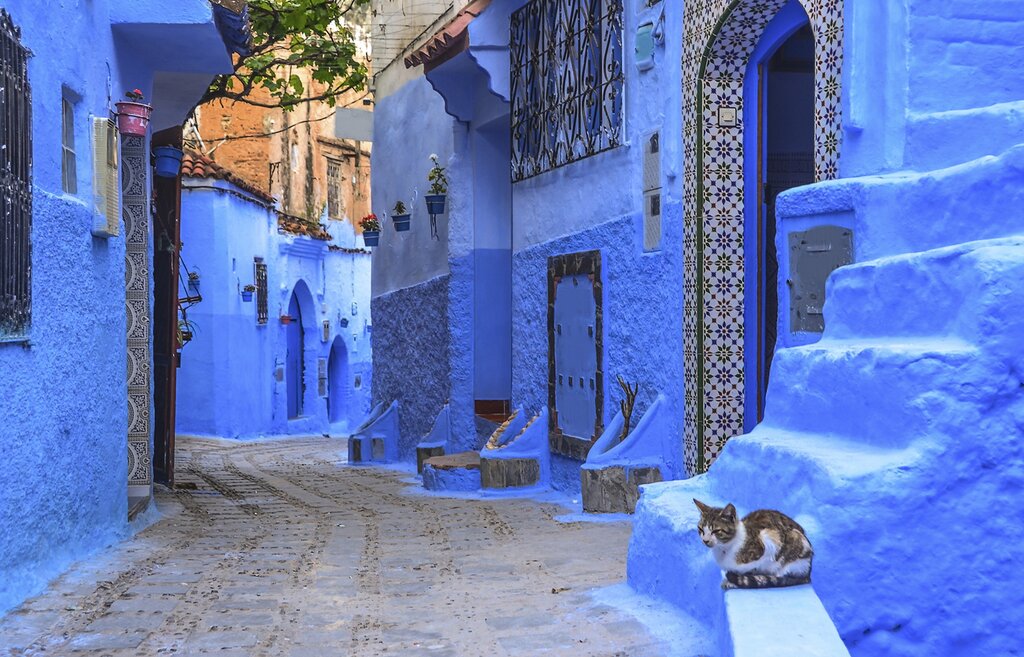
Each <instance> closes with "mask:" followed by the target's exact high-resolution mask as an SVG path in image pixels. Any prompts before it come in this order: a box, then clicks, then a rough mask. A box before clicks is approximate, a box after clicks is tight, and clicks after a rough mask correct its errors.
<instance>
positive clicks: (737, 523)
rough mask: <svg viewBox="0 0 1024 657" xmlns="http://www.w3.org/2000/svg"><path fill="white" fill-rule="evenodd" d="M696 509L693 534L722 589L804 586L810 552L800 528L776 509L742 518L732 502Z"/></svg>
mask: <svg viewBox="0 0 1024 657" xmlns="http://www.w3.org/2000/svg"><path fill="white" fill-rule="evenodd" d="M693 503H694V504H696V505H697V508H698V509H700V523H699V524H698V525H697V530H698V531H699V532H700V538H701V540H702V541H704V545H706V546H708V547H709V548H711V553H712V554H713V555H714V557H715V561H716V562H717V563H718V566H719V568H721V569H722V570H723V571H724V572H725V581H723V582H722V588H723V589H733V588H740V589H766V588H775V587H781V586H796V585H798V584H808V583H810V581H811V561H812V560H813V559H814V550H813V549H812V548H811V542H810V541H809V540H807V534H805V533H804V529H803V527H801V526H800V525H798V524H797V523H796V521H795V520H793V519H792V518H790V517H789V516H787V515H785V514H782V513H779V512H778V511H764V510H762V511H754V512H753V513H750V514H748V515H747V516H746V517H745V518H743V520H739V519H737V517H736V507H734V506H733V505H732V504H728V505H726V506H725V507H724V508H716V507H712V506H708V505H707V504H704V503H703V502H701V501H700V500H696V499H695V500H694V501H693Z"/></svg>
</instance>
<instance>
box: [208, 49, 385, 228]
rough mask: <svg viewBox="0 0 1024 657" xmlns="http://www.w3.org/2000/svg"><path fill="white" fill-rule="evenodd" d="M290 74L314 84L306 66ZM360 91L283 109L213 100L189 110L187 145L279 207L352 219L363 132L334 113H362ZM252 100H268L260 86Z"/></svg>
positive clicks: (365, 181) (360, 179) (361, 206)
mask: <svg viewBox="0 0 1024 657" xmlns="http://www.w3.org/2000/svg"><path fill="white" fill-rule="evenodd" d="M295 73H296V74H297V75H299V76H300V77H302V78H303V81H304V83H305V84H306V87H307V88H310V89H312V88H314V83H313V82H312V81H311V80H310V77H311V76H310V73H309V71H306V70H302V69H299V70H296V71H295ZM366 97H367V96H366V93H365V92H364V91H351V92H349V93H347V94H345V95H344V96H342V97H340V98H339V99H338V102H337V104H336V106H335V107H330V106H328V105H327V103H324V102H317V103H305V104H302V105H300V106H299V107H296V108H295V109H294V110H293V111H290V112H285V111H283V110H281V109H278V108H266V107H259V106H257V105H252V104H248V103H237V102H221V101H214V102H212V103H209V104H207V105H204V106H202V107H200V108H199V109H198V110H197V111H196V113H195V125H194V126H193V134H192V137H193V140H194V142H195V143H194V144H193V146H194V147H195V148H197V149H198V150H200V151H202V152H203V153H204V154H205V155H207V156H208V157H210V158H212V159H214V160H215V161H217V162H218V163H221V164H225V165H229V166H230V167H231V169H232V170H233V171H235V172H236V173H237V174H238V175H239V176H241V177H243V178H245V179H246V180H248V181H250V182H252V183H255V184H257V185H259V186H260V187H261V188H263V189H267V190H269V191H270V193H271V194H272V195H273V196H274V197H275V198H277V199H278V200H279V201H280V208H281V210H282V211H283V212H285V213H287V214H290V215H293V216H296V217H301V218H303V219H306V220H307V221H321V220H323V219H328V218H329V219H335V220H352V221H353V223H357V222H358V219H359V218H360V217H362V216H364V215H366V214H368V213H369V212H370V152H371V145H370V141H369V135H368V134H362V133H361V132H360V131H358V130H356V131H354V132H353V131H347V130H346V129H345V125H344V123H345V122H344V120H341V121H339V118H340V117H341V116H342V115H343V113H347V114H344V115H345V116H351V115H352V114H353V113H354V111H355V112H367V113H368V112H369V110H370V107H371V105H368V104H367V105H364V104H363V100H364V99H365V98H366ZM253 100H254V101H256V102H257V103H267V104H272V103H273V99H272V98H271V97H270V95H269V94H268V93H267V92H266V91H264V90H262V89H259V90H257V91H256V92H255V93H254V94H253Z"/></svg>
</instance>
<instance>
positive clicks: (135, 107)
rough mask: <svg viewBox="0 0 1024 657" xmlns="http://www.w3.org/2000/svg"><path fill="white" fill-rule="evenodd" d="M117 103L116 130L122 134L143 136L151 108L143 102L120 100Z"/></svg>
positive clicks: (147, 125)
mask: <svg viewBox="0 0 1024 657" xmlns="http://www.w3.org/2000/svg"><path fill="white" fill-rule="evenodd" d="M115 104H116V105H117V131H118V132H120V133H121V134H122V135H134V136H136V137H145V136H146V132H147V131H148V130H149V117H150V115H152V114H153V108H152V107H151V106H150V105H145V104H143V103H135V102H131V101H122V102H120V103H115Z"/></svg>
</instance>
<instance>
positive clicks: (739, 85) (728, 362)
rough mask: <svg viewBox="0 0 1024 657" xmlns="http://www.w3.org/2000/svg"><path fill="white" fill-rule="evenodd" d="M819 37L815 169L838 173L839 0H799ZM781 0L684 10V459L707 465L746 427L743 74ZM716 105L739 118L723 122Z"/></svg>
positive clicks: (711, 3) (743, 0)
mask: <svg viewBox="0 0 1024 657" xmlns="http://www.w3.org/2000/svg"><path fill="white" fill-rule="evenodd" d="M800 3H801V4H802V5H803V7H804V10H805V11H806V12H807V15H808V17H809V19H810V23H811V28H812V30H813V32H814V39H815V44H816V45H815V112H814V116H815V126H814V140H815V153H814V155H815V173H816V178H817V179H818V180H829V179H833V178H835V177H837V176H838V164H839V146H840V136H841V114H840V103H839V96H840V80H841V75H842V57H843V41H842V40H843V13H842V12H843V7H842V1H841V0H800ZM785 4H786V0H689V1H688V2H687V3H686V9H685V15H684V19H683V21H684V22H683V41H684V47H683V90H682V91H683V153H684V186H683V207H684V211H683V254H684V256H683V292H684V309H683V353H684V356H683V371H684V376H685V377H686V381H687V383H688V385H687V387H686V396H685V408H684V460H685V462H686V468H687V471H688V472H689V473H691V474H695V473H698V472H703V471H704V470H706V469H707V468H708V466H710V464H711V463H712V462H713V461H714V460H715V459H716V458H717V457H718V454H719V453H720V452H721V450H722V447H723V446H724V445H725V442H726V441H727V440H728V439H729V438H731V437H732V436H735V435H738V434H740V433H743V411H744V409H743V402H744V397H745V390H744V387H745V380H744V377H745V371H744V353H743V334H744V323H743V309H744V289H743V280H744V267H745V263H744V260H743V242H744V235H743V222H744V207H743V193H744V184H743V178H744V171H743V130H744V126H743V83H744V75H745V72H746V67H747V64H748V60H749V58H750V54H751V53H752V52H753V50H754V48H755V47H756V46H757V43H758V41H759V39H760V38H761V35H762V34H763V33H764V29H765V27H766V26H767V25H768V23H769V22H770V21H771V19H772V18H773V17H774V16H775V15H776V14H777V13H778V11H779V10H780V9H781V8H782V7H783V6H784V5H785ZM719 107H727V108H734V109H735V110H736V114H737V122H736V125H735V126H733V127H721V126H719V125H717V124H718V121H717V120H714V119H716V116H717V111H718V108H719Z"/></svg>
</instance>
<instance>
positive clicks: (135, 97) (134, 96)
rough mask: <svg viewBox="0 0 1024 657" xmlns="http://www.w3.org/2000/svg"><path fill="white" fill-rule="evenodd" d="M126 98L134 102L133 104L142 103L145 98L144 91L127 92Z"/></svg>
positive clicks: (133, 90)
mask: <svg viewBox="0 0 1024 657" xmlns="http://www.w3.org/2000/svg"><path fill="white" fill-rule="evenodd" d="M124 97H125V98H127V99H128V100H130V101H132V102H133V103H141V102H142V98H143V96H142V91H140V90H139V89H132V90H131V91H126V92H125V94H124Z"/></svg>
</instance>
